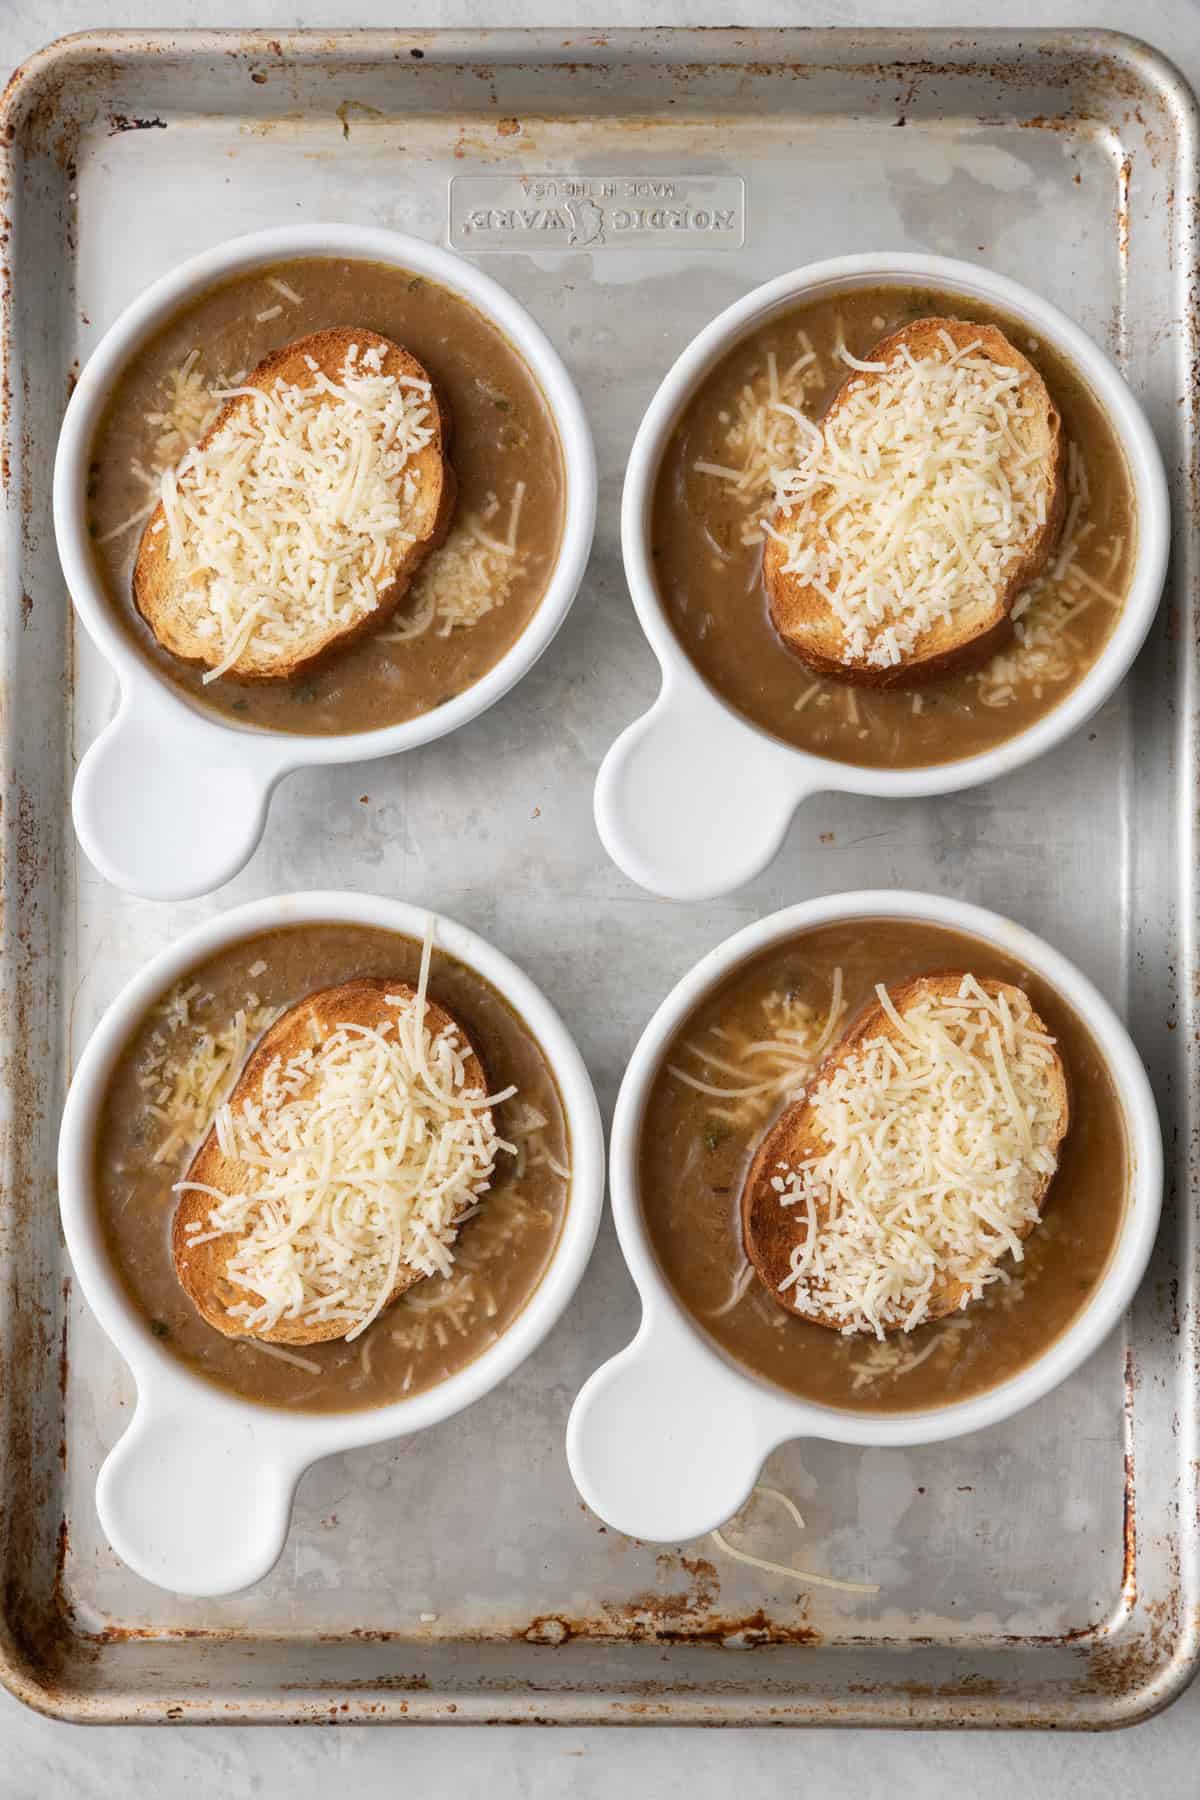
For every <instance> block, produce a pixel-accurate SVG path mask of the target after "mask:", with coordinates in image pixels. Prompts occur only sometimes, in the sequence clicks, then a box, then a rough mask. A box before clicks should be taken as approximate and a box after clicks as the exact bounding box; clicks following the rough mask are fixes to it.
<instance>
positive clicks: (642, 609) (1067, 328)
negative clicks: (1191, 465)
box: [621, 251, 1170, 797]
mask: <svg viewBox="0 0 1200 1800" xmlns="http://www.w3.org/2000/svg"><path fill="white" fill-rule="evenodd" d="M907 283H915V284H917V285H927V286H938V287H941V288H943V289H948V290H950V291H951V292H954V291H957V292H959V293H961V294H963V295H964V296H968V297H970V298H972V299H979V300H983V301H985V302H990V303H992V304H994V305H997V306H998V307H1000V308H1002V309H1003V310H1005V311H1007V312H1008V313H1009V314H1011V315H1012V316H1013V317H1015V318H1016V319H1018V320H1020V321H1021V323H1022V324H1027V325H1029V326H1030V328H1031V329H1032V330H1033V331H1034V332H1035V333H1038V334H1040V335H1041V336H1043V337H1045V338H1048V339H1049V340H1050V341H1051V342H1052V343H1053V344H1054V346H1055V348H1056V349H1057V350H1059V352H1060V353H1061V354H1062V355H1063V357H1064V358H1065V360H1066V361H1068V362H1069V363H1071V364H1072V365H1073V366H1074V368H1075V369H1076V370H1077V371H1078V373H1079V375H1080V377H1081V379H1083V381H1084V382H1085V384H1086V385H1087V386H1088V387H1089V388H1090V389H1091V391H1092V393H1093V395H1094V396H1095V398H1096V399H1097V401H1098V402H1099V404H1100V405H1101V406H1102V407H1103V409H1104V411H1105V413H1106V414H1107V416H1108V418H1109V420H1110V422H1111V424H1112V426H1113V429H1114V431H1115V433H1116V435H1117V438H1118V440H1119V442H1120V444H1121V447H1122V449H1123V451H1124V454H1125V459H1126V463H1127V466H1128V469H1129V474H1130V479H1131V481H1132V483H1133V487H1134V495H1135V507H1136V512H1137V522H1138V542H1137V551H1136V555H1135V559H1134V567H1133V570H1132V573H1131V575H1130V582H1129V591H1128V593H1127V595H1126V599H1125V603H1124V605H1123V606H1122V608H1121V612H1120V614H1119V616H1118V618H1117V621H1116V624H1115V625H1114V627H1113V630H1112V633H1111V635H1110V636H1109V638H1108V641H1107V642H1106V643H1105V645H1104V647H1103V649H1102V650H1101V652H1100V654H1099V656H1098V657H1097V658H1096V661H1095V662H1094V663H1093V665H1092V667H1091V668H1090V669H1088V670H1087V672H1086V673H1085V674H1084V676H1083V677H1082V678H1081V679H1080V680H1079V681H1078V682H1077V683H1076V685H1075V686H1074V687H1073V688H1072V689H1071V690H1070V692H1069V693H1067V694H1066V695H1064V696H1063V697H1062V699H1061V700H1059V701H1058V703H1057V704H1056V705H1054V706H1052V707H1051V708H1050V711H1049V712H1047V713H1045V714H1044V715H1043V716H1042V717H1041V718H1040V719H1037V720H1035V721H1034V722H1033V724H1031V725H1029V726H1027V727H1026V728H1025V729H1024V730H1023V731H1020V732H1017V733H1016V734H1015V735H1014V736H1013V737H1010V738H1006V739H1004V740H1003V741H1002V742H1001V743H999V744H996V745H994V746H993V747H992V748H991V749H989V750H983V751H977V752H975V753H973V754H972V755H970V756H964V757H959V758H957V759H955V760H954V761H951V762H945V763H931V764H927V765H923V766H921V767H918V768H912V769H870V768H865V767H861V766H860V765H858V764H856V763H849V762H841V761H838V760H837V759H836V758H834V757H828V756H819V755H817V754H816V753H815V752H813V751H809V750H802V749H798V748H797V747H796V746H794V745H791V744H787V743H785V742H784V741H783V739H781V738H778V737H776V736H775V735H774V733H773V732H771V731H769V730H767V729H766V727H765V726H762V725H760V724H757V723H755V722H754V721H753V720H751V719H749V718H748V717H747V716H746V715H745V714H744V713H742V712H740V711H739V710H738V709H737V708H736V707H735V706H733V705H732V704H731V703H730V702H729V701H728V700H727V699H726V698H725V697H724V695H723V694H722V693H721V692H720V690H719V689H718V688H716V687H714V686H712V685H711V684H710V682H709V681H708V680H707V679H706V678H705V677H704V676H703V675H702V674H701V673H700V671H699V670H698V669H697V668H696V666H695V664H694V663H693V662H692V660H691V658H690V657H689V656H688V654H687V652H686V650H685V649H684V648H683V646H682V645H681V644H680V642H679V640H678V639H677V638H676V636H675V633H674V632H673V631H672V629H671V626H670V624H669V623H668V621H667V618H666V613H665V611H664V608H663V605H662V602H661V600H660V598H659V594H658V589H657V585H656V582H655V579H654V570H653V563H652V558H651V555H650V513H651V506H652V502H653V497H654V486H655V481H656V478H657V473H658V467H659V463H660V460H661V457H662V454H663V451H664V449H665V447H666V444H667V441H668V439H669V437H670V434H671V432H672V430H673V428H674V425H675V422H676V420H677V419H678V417H679V415H680V413H681V412H682V410H683V408H684V407H685V406H686V405H687V403H688V401H689V400H690V398H691V397H692V395H693V393H694V392H695V389H696V388H697V386H698V385H699V383H700V382H701V381H702V380H703V379H704V377H705V376H706V375H707V374H708V372H709V371H710V369H711V368H712V367H713V365H714V364H715V363H716V362H718V361H719V360H720V358H721V357H722V356H723V355H724V354H725V353H726V352H727V351H728V350H729V349H730V348H732V347H733V345H735V344H736V343H737V342H738V341H739V340H741V339H743V338H745V337H746V336H747V335H748V334H749V333H750V332H751V331H752V330H753V329H754V328H755V327H756V326H758V325H761V324H762V323H764V322H765V321H766V320H767V319H769V318H771V317H773V316H774V315H776V314H778V313H780V312H785V311H787V310H789V309H790V308H791V307H792V306H793V305H795V304H797V303H798V302H799V301H801V300H804V299H814V298H817V297H819V296H820V295H821V294H822V293H829V292H836V291H837V290H838V289H839V288H843V289H844V288H848V287H867V286H875V285H882V286H898V285H901V284H907ZM1169 547H1170V500H1169V493H1168V487H1167V478H1166V471H1165V468H1164V465H1163V460H1162V454H1161V452H1160V450H1159V448H1158V444H1157V442H1156V440H1155V438H1154V434H1153V432H1152V431H1151V428H1150V425H1149V423H1148V421H1147V419H1146V416H1145V413H1144V412H1143V410H1142V407H1141V404H1140V403H1139V401H1138V400H1137V399H1136V397H1135V396H1134V394H1133V392H1132V391H1131V389H1130V388H1129V386H1128V384H1127V383H1126V381H1125V379H1124V377H1123V376H1122V375H1121V373H1120V372H1119V370H1118V369H1117V367H1116V365H1115V364H1114V363H1113V361H1112V360H1111V359H1110V358H1109V356H1108V355H1107V354H1106V353H1105V352H1104V351H1103V350H1102V349H1101V348H1100V347H1099V345H1097V344H1096V343H1094V342H1093V340H1092V339H1091V338H1090V337H1089V336H1088V335H1087V334H1086V332H1084V331H1083V330H1082V329H1081V327H1080V326H1078V325H1077V324H1076V323H1075V322H1074V320H1072V319H1070V318H1069V317H1068V316H1067V315H1066V313H1064V312H1062V311H1061V310H1060V309H1059V308H1058V307H1057V306H1055V305H1054V304H1053V303H1052V302H1051V301H1049V300H1045V299H1043V298H1042V297H1041V296H1040V295H1039V294H1037V293H1035V292H1034V291H1033V290H1032V289H1030V288H1027V287H1025V286H1024V285H1023V284H1022V283H1020V282H1016V281H1013V280H1012V279H1011V278H1010V277H1008V276H1006V275H1000V274H997V273H995V272H994V271H993V270H991V269H988V268H986V267H983V266H982V265H979V264H976V263H971V262H965V261H962V260H960V259H958V258H953V257H945V256H932V255H926V254H924V253H920V252H915V251H888V252H863V253H856V254H854V255H850V256H837V257H829V258H826V259H824V260H822V261H819V262H813V263H806V264H803V265H801V266H800V267H798V268H795V269H791V270H789V271H788V272H787V273H786V274H782V275H779V276H776V277H774V278H773V279H772V280H770V281H767V282H764V283H763V284H762V285H761V286H759V287H756V288H754V289H753V290H752V291H751V292H750V293H748V294H745V295H743V297H742V298H741V299H740V300H737V301H735V302H734V303H733V304H732V305H731V306H728V307H726V308H725V309H724V311H722V312H720V313H718V314H717V316H716V317H715V318H714V319H712V320H711V321H710V322H709V323H708V324H707V325H706V326H705V327H704V328H703V329H702V330H701V331H700V332H698V333H697V335H696V336H695V337H694V338H693V339H692V340H691V342H690V343H689V344H688V345H687V346H686V347H685V348H684V350H683V351H682V352H681V354H680V355H679V356H678V357H677V358H676V360H675V362H674V363H673V364H672V365H671V367H670V369H669V370H668V371H667V373H666V375H665V376H664V377H663V380H662V382H661V383H660V385H659V387H658V389H657V391H656V393H655V394H654V397H653V399H652V400H651V402H650V404H649V406H648V407H647V409H646V412H645V414H644V415H643V418H642V422H641V424H640V426H639V428H638V432H637V435H636V437H635V439H634V443H633V447H632V449H631V451H630V455H629V461H628V464H627V466H626V473H625V483H624V487H623V490H622V496H621V553H622V558H623V561H624V566H625V576H626V581H627V583H628V586H629V590H630V594H631V596H632V599H633V604H634V608H635V610H636V612H637V615H638V620H639V623H640V624H641V627H642V631H643V632H644V634H645V636H646V638H647V640H648V642H649V644H650V647H651V649H652V650H653V651H654V654H655V656H656V657H657V659H658V662H659V665H660V668H661V670H662V675H663V682H664V689H666V688H667V687H668V686H670V685H671V684H672V683H680V682H690V683H691V684H693V685H694V686H699V687H700V688H702V689H703V691H704V692H705V693H706V694H707V695H708V696H709V697H710V698H711V699H712V700H713V701H714V702H715V703H716V704H717V705H718V706H719V707H720V708H721V709H722V711H723V712H724V713H725V714H726V716H727V717H728V718H729V719H730V720H731V721H732V722H733V723H734V724H736V725H737V726H739V727H740V728H741V729H742V730H744V731H746V732H749V733H751V734H752V735H753V736H754V737H756V738H758V739H759V740H761V741H762V742H764V743H766V744H769V745H771V746H772V747H773V748H774V749H776V750H778V752H779V753H780V757H781V760H782V761H783V762H784V763H785V764H787V765H789V766H791V767H792V768H794V769H796V770H797V771H804V772H805V774H806V777H807V787H808V788H809V789H812V788H820V789H821V790H822V791H825V792H843V793H856V794H872V795H881V796H892V797H913V796H919V795H922V794H939V793H949V792H955V791H958V790H960V789H963V788H968V787H973V786H975V785H976V784H978V783H979V782H984V781H991V780H994V779H996V778H997V777H998V776H1001V775H1004V774H1007V773H1009V772H1010V771H1011V770H1013V769H1016V768H1020V767H1021V766H1023V765H1024V764H1025V763H1027V762H1031V761H1032V760H1033V759H1034V758H1035V757H1038V756H1041V755H1043V754H1044V753H1045V752H1046V751H1048V750H1051V749H1053V748H1054V746H1055V745H1057V744H1059V743H1061V742H1062V740H1063V739H1064V738H1066V737H1068V736H1070V734H1071V733H1072V732H1073V731H1076V730H1077V729H1078V728H1079V726H1080V725H1082V724H1084V723H1085V721H1086V720H1087V719H1089V718H1090V717H1091V716H1092V714H1093V713H1094V712H1095V711H1096V710H1097V709H1098V708H1099V707H1100V706H1102V705H1103V704H1104V702H1105V701H1106V700H1107V699H1108V698H1109V697H1110V695H1111V694H1112V693H1113V691H1114V690H1115V689H1116V688H1117V687H1118V686H1119V684H1120V682H1121V681H1122V680H1123V678H1124V676H1125V675H1126V673H1127V672H1128V670H1129V668H1130V666H1131V664H1132V663H1133V660H1134V658H1135V657H1136V655H1137V653H1138V651H1139V650H1140V649H1141V647H1142V644H1143V642H1144V641H1145V638H1146V634H1147V633H1148V631H1149V629H1150V626H1151V624H1152V623H1153V620H1154V616H1155V613H1156V611H1157V609H1158V604H1159V601H1160V599H1161V596H1162V588H1163V583H1164V580H1165V578H1166V570H1167V556H1168V551H1169Z"/></svg>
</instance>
